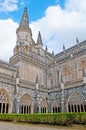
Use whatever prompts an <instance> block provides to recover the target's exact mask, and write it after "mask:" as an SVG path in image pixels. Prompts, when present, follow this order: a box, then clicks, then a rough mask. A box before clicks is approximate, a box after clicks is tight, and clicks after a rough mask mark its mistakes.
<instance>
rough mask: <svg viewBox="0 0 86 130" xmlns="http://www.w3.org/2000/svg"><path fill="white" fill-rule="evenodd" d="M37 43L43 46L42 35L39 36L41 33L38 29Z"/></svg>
mask: <svg viewBox="0 0 86 130" xmlns="http://www.w3.org/2000/svg"><path fill="white" fill-rule="evenodd" d="M37 45H40V46H43V43H42V37H41V33H40V31H39V33H38V38H37Z"/></svg>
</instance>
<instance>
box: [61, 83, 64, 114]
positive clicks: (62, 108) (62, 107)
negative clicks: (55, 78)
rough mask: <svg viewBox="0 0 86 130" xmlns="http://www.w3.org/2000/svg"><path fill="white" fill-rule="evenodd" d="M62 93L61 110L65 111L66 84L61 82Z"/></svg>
mask: <svg viewBox="0 0 86 130" xmlns="http://www.w3.org/2000/svg"><path fill="white" fill-rule="evenodd" d="M60 94H61V97H60V98H61V112H64V84H63V83H61V91H60Z"/></svg>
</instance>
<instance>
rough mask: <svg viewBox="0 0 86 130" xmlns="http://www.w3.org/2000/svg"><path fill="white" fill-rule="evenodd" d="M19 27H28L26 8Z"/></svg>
mask: <svg viewBox="0 0 86 130" xmlns="http://www.w3.org/2000/svg"><path fill="white" fill-rule="evenodd" d="M20 26H29V20H28V12H27V7H25V8H24V13H23V16H22V20H21V22H20Z"/></svg>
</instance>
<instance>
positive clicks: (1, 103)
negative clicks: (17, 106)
mask: <svg viewBox="0 0 86 130" xmlns="http://www.w3.org/2000/svg"><path fill="white" fill-rule="evenodd" d="M10 111H11V100H10V96H9V94H8V92H7V91H6V90H5V89H0V113H10Z"/></svg>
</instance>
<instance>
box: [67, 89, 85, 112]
mask: <svg viewBox="0 0 86 130" xmlns="http://www.w3.org/2000/svg"><path fill="white" fill-rule="evenodd" d="M85 111H86V108H85V100H84V97H83V96H82V95H81V94H80V93H79V92H77V91H73V92H72V93H71V94H70V96H69V98H68V102H67V112H85Z"/></svg>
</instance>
